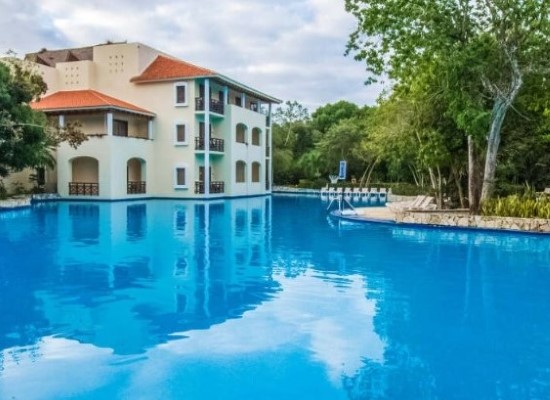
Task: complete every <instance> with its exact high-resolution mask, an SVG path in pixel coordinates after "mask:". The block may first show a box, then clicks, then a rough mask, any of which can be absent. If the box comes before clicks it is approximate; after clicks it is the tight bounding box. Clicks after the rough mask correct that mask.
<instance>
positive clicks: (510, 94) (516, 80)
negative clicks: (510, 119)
mask: <svg viewBox="0 0 550 400" xmlns="http://www.w3.org/2000/svg"><path fill="white" fill-rule="evenodd" d="M516 50H517V49H516V48H514V47H507V46H506V45H503V51H504V53H505V55H506V57H507V58H508V61H509V62H510V75H511V76H510V82H509V84H508V85H507V86H505V87H504V88H503V87H500V88H499V87H498V86H496V85H491V84H486V86H487V87H489V89H490V90H491V91H492V92H493V96H494V98H495V104H494V105H493V110H492V112H491V127H490V128H489V136H488V138H487V154H486V156H485V170H484V173H483V187H482V189H481V202H483V201H485V200H487V199H489V198H490V197H491V195H492V194H493V191H494V189H495V172H496V166H497V153H498V146H499V144H500V130H501V129H502V123H503V122H504V118H505V117H506V112H507V111H508V109H509V108H510V106H511V105H512V103H513V102H514V100H515V98H516V96H517V94H518V92H519V89H520V88H521V86H522V85H523V76H522V71H521V70H520V68H519V63H518V60H517V58H516V55H515V52H516Z"/></svg>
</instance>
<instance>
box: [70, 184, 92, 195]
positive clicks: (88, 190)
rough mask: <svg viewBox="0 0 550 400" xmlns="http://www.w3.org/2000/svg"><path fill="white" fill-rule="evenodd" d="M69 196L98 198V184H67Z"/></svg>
mask: <svg viewBox="0 0 550 400" xmlns="http://www.w3.org/2000/svg"><path fill="white" fill-rule="evenodd" d="M69 195H75V196H99V183H89V182H69Z"/></svg>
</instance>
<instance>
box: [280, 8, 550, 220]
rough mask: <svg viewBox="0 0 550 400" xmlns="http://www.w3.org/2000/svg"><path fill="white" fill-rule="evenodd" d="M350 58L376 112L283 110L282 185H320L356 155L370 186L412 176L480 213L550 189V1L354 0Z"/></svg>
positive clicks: (354, 166) (358, 171)
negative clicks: (374, 96)
mask: <svg viewBox="0 0 550 400" xmlns="http://www.w3.org/2000/svg"><path fill="white" fill-rule="evenodd" d="M345 4H346V10H347V11H348V12H349V13H350V14H351V15H353V16H354V17H355V18H356V20H357V28H356V30H355V31H354V32H353V33H351V35H350V37H349V41H348V46H347V54H348V55H352V56H353V57H354V58H355V59H356V60H357V61H360V62H364V63H365V66H366V81H367V84H368V83H371V82H375V81H377V80H379V79H381V77H383V78H384V79H386V80H387V81H389V82H391V90H390V91H389V92H388V93H386V94H384V95H382V96H381V98H380V99H379V101H378V103H377V104H376V106H374V107H359V106H357V105H354V104H350V103H348V102H346V101H340V102H337V103H336V104H328V105H325V106H323V107H321V108H319V109H317V110H315V112H314V113H312V114H311V116H309V115H308V113H307V111H306V110H304V109H303V107H302V106H300V105H299V104H298V103H296V102H287V103H286V104H285V105H284V106H283V107H282V108H281V109H280V110H278V111H277V113H276V115H275V117H276V118H275V120H276V122H277V126H276V127H275V128H274V135H273V139H274V148H275V152H274V171H275V182H276V183H290V184H300V183H301V184H304V185H305V184H308V182H315V183H317V184H319V183H321V182H323V181H325V182H326V180H327V177H328V174H329V173H335V172H336V169H337V166H338V164H337V160H340V159H345V160H347V162H348V171H349V178H350V179H352V180H354V181H356V182H358V184H360V185H370V184H371V183H379V182H383V183H392V182H399V183H406V184H410V185H413V187H414V188H418V189H419V190H422V191H424V192H425V191H430V192H432V193H433V194H435V195H436V196H437V197H438V199H439V200H440V201H441V199H442V198H443V197H445V198H449V197H450V198H451V199H453V201H454V202H455V203H456V204H457V205H458V206H461V207H465V206H469V207H470V209H471V210H472V211H473V212H478V211H479V210H480V207H481V205H482V204H483V203H484V202H486V201H488V200H489V199H491V198H494V197H498V196H502V195H507V194H510V193H517V192H520V191H525V190H526V189H527V191H530V192H533V191H534V190H540V189H543V188H544V187H546V186H550V182H549V177H548V172H549V169H548V167H549V161H550V160H549V158H550V155H549V150H550V119H549V117H550V95H549V93H550V91H549V89H550V59H549V58H548V54H549V52H550V4H548V3H547V2H541V1H539V0H525V1H507V0H491V1H486V0H471V1H464V0H452V1H448V0H429V1H428V0H416V1H402V0H346V1H345Z"/></svg>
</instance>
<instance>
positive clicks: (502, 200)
mask: <svg viewBox="0 0 550 400" xmlns="http://www.w3.org/2000/svg"><path fill="white" fill-rule="evenodd" d="M481 215H491V216H497V217H519V218H546V219H549V218H550V197H548V196H544V195H542V196H534V195H531V194H530V193H528V194H524V195H521V196H520V195H517V194H515V195H512V196H507V197H497V198H495V199H490V200H488V201H485V202H484V203H483V204H482V206H481Z"/></svg>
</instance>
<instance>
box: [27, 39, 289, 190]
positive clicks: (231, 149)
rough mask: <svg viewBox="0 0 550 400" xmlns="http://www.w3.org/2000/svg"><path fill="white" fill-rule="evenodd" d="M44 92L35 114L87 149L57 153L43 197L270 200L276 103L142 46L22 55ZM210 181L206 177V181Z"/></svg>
mask: <svg viewBox="0 0 550 400" xmlns="http://www.w3.org/2000/svg"><path fill="white" fill-rule="evenodd" d="M27 59H28V60H30V61H32V62H34V63H35V64H36V65H37V68H38V70H39V72H40V73H41V74H42V76H43V78H44V80H45V82H46V83H47V85H48V92H47V93H46V94H45V96H44V97H43V98H42V99H41V100H40V101H39V102H36V103H33V105H32V106H33V108H35V109H37V110H42V111H43V112H45V113H46V114H47V115H48V117H49V118H51V119H53V120H54V122H55V123H58V124H59V125H60V126H64V125H66V124H68V123H73V122H78V123H79V124H80V125H81V128H80V129H81V130H82V131H83V132H84V133H86V134H87V136H88V140H87V141H85V142H84V143H83V144H82V145H80V146H79V147H78V148H76V149H74V148H72V147H70V146H69V145H68V144H66V143H63V144H61V145H60V146H59V148H58V149H57V152H56V160H57V164H56V169H55V170H51V171H47V172H46V177H45V187H46V188H47V190H48V191H54V192H57V193H59V195H60V196H61V197H63V198H94V199H112V200H115V199H131V198H140V197H160V198H193V199H204V198H217V197H238V196H255V195H263V194H268V193H270V192H271V184H272V179H271V176H272V162H271V160H272V157H271V155H272V148H271V111H272V106H273V105H274V104H278V103H280V101H279V100H278V99H276V98H274V97H271V96H269V95H266V94H264V93H261V92H259V91H257V90H255V89H252V88H250V87H248V86H245V85H243V84H241V83H239V82H236V81H234V80H232V79H230V78H228V77H226V76H224V75H221V74H219V73H217V72H215V71H212V70H209V69H206V68H202V67H198V66H196V65H193V64H189V63H187V62H184V61H182V60H178V59H176V58H173V57H171V56H168V55H166V54H164V53H162V52H160V51H158V50H155V49H153V48H150V47H148V46H145V45H143V44H140V43H115V44H104V45H98V46H92V47H86V48H79V49H64V50H56V51H47V50H43V51H41V52H38V53H32V54H28V55H27ZM207 171H208V172H207Z"/></svg>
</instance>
